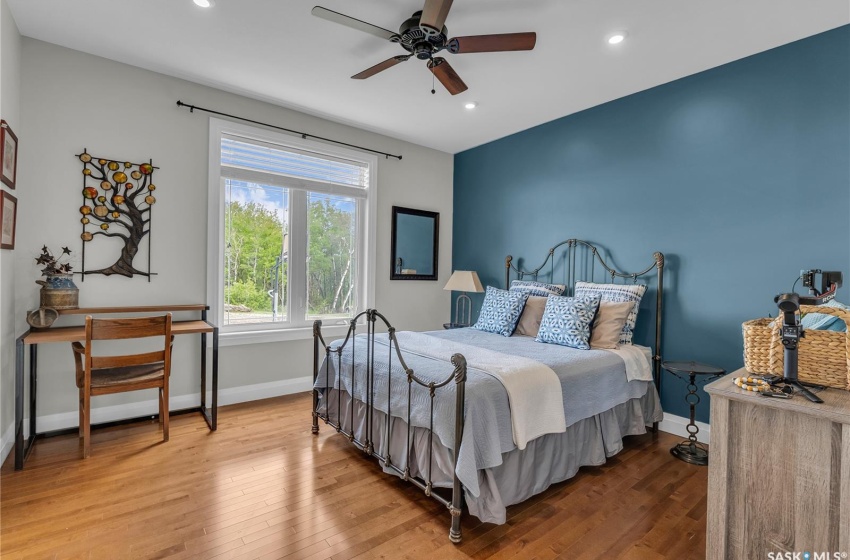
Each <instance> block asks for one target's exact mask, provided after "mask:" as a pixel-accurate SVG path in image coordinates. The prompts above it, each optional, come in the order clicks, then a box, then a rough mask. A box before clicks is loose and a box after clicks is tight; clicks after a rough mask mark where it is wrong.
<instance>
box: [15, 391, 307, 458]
mask: <svg viewBox="0 0 850 560" xmlns="http://www.w3.org/2000/svg"><path fill="white" fill-rule="evenodd" d="M312 385H313V378H312V377H309V376H308V377H298V378H295V379H285V380H283V381H272V382H270V383H258V384H256V385H245V386H242V387H231V388H229V389H220V390H219V392H218V404H219V406H225V405H228V404H236V403H241V402H248V401H256V400H260V399H268V398H271V397H279V396H282V395H291V394H293V393H303V392H305V391H309V390H310V388H311V387H312ZM210 402H212V393H211V392H208V393H207V404H208V405H209V403H210ZM169 403H170V408H171V410H180V409H183V408H192V407H196V406H198V405H199V404H200V397H199V395H180V396H177V397H171V398H170V399H169ZM158 411H159V405H158V404H157V401H156V399H154V400H149V401H140V402H136V403H130V404H121V405H114V406H104V407H99V408H92V411H91V418H92V424H101V423H103V422H114V421H116V420H122V419H125V418H136V417H139V416H147V415H151V416H154V415H156V414H157V412H158ZM78 424H79V413H78V412H77V411H74V412H62V413H59V414H48V415H46V416H39V417H38V418H37V419H36V429H37V430H38V432H52V431H54V430H64V429H67V428H75V427H77V425H78ZM24 437H29V419H28V418H24ZM0 441H2V446H0V464H2V463H3V462H4V461H5V460H6V457H8V456H9V453H10V452H11V451H12V446H13V444H14V443H15V426H14V424H13V425H12V426H9V429H7V430H6V433H4V434H3V438H2V440H0Z"/></svg>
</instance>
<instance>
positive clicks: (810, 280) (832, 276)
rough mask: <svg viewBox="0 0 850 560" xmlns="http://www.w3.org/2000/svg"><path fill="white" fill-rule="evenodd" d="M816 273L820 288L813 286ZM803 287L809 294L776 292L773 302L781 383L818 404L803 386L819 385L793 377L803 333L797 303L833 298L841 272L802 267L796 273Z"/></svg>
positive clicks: (796, 367) (812, 303)
mask: <svg viewBox="0 0 850 560" xmlns="http://www.w3.org/2000/svg"><path fill="white" fill-rule="evenodd" d="M818 274H819V275H820V277H821V282H820V290H818V289H817V288H815V277H816V276H817V275H818ZM800 278H801V279H802V280H803V286H805V287H806V288H808V289H809V293H810V294H811V295H809V296H801V295H800V294H797V293H795V292H790V293H786V294H779V295H778V296H776V297H775V298H774V299H773V301H775V302H776V304H777V305H778V306H779V310H780V311H782V346H783V347H784V355H785V369H784V372H783V374H784V375H783V379H782V382H783V383H785V385H786V386H792V387H794V388H795V389H797V391H799V392H800V393H801V394H802V395H803V396H804V397H806V398H807V399H809V400H810V401H812V402H815V403H822V402H823V400H821V399H820V398H819V397H818V396H817V395H815V394H814V393H812V392H811V391H809V390H808V389H807V387H820V386H819V385H811V384H807V383H802V382H801V381H800V380H799V379H798V377H797V369H798V363H799V355H798V344H799V342H800V339H801V338H803V337H804V336H805V334H806V333H805V331H804V330H803V326H802V324H801V323H800V305H823V304H824V303H826V302H828V301H830V300H832V299H834V298H835V292H836V290H837V289H838V288H839V287H840V286H841V283H842V281H843V279H844V278H843V275H842V274H841V272H838V271H826V272H824V271H822V270H820V269H814V270H803V271H801V272H800Z"/></svg>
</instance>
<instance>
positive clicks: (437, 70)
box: [428, 56, 468, 95]
mask: <svg viewBox="0 0 850 560" xmlns="http://www.w3.org/2000/svg"><path fill="white" fill-rule="evenodd" d="M428 68H429V69H430V70H431V72H432V73H433V74H434V76H436V77H437V79H438V80H440V83H441V84H443V86H444V87H445V88H446V89H447V90H449V93H451V94H452V95H457V94H459V93H461V92H464V91H466V90H467V89H468V88H467V87H466V84H465V83H463V80H461V79H460V76H458V75H457V72H455V70H454V68H452V67H451V65H450V64H449V63H448V62H446V59H445V58H442V57H439V56H438V57H436V58H434V59H433V60H429V61H428Z"/></svg>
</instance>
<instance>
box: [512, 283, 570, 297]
mask: <svg viewBox="0 0 850 560" xmlns="http://www.w3.org/2000/svg"><path fill="white" fill-rule="evenodd" d="M565 289H566V286H564V285H563V284H547V283H546V282H536V281H533V280H514V281H513V282H511V291H512V292H525V293H527V294H528V295H530V296H540V297H546V296H562V295H564V290H565Z"/></svg>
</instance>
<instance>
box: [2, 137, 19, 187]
mask: <svg viewBox="0 0 850 560" xmlns="http://www.w3.org/2000/svg"><path fill="white" fill-rule="evenodd" d="M0 156H2V158H3V162H2V163H3V165H2V173H0V179H2V180H3V182H4V183H6V184H7V185H9V188H10V189H14V188H15V177H16V176H17V174H18V137H17V136H15V133H14V132H12V129H11V128H9V125H8V124H7V123H6V121H0Z"/></svg>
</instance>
